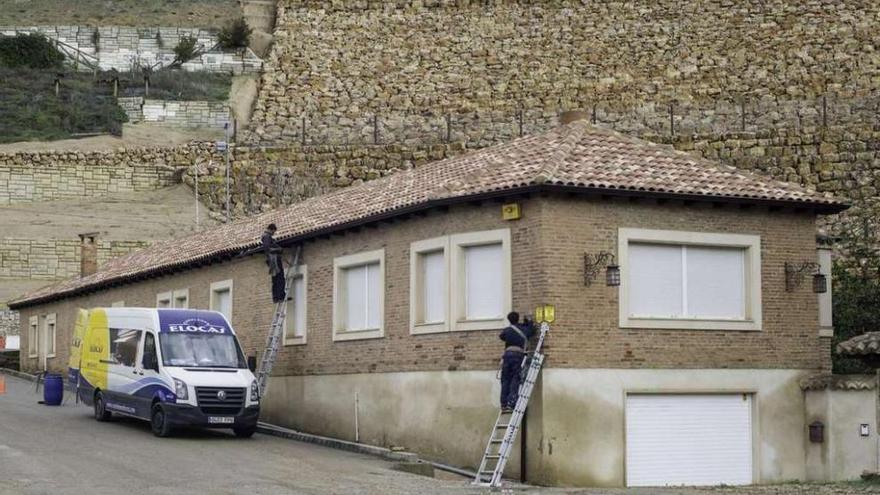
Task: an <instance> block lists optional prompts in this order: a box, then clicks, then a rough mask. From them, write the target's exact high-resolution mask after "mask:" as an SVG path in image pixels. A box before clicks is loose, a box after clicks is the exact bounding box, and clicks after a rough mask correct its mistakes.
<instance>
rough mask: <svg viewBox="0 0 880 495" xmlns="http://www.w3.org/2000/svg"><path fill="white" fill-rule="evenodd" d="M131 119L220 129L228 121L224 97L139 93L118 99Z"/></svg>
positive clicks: (227, 110)
mask: <svg viewBox="0 0 880 495" xmlns="http://www.w3.org/2000/svg"><path fill="white" fill-rule="evenodd" d="M118 102H119V106H121V107H122V109H123V110H125V113H126V114H127V115H128V121H129V122H132V123H137V122H149V123H151V124H154V125H155V124H159V125H169V126H174V127H203V128H212V129H223V128H224V126H225V125H226V124H227V123H229V122H230V121H231V118H230V116H229V103H228V102H225V101H216V102H215V101H166V100H152V99H145V98H143V97H140V96H135V97H126V98H119V99H118Z"/></svg>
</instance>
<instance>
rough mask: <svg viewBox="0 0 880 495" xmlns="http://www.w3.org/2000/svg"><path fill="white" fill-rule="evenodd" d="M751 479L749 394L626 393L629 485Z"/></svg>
mask: <svg viewBox="0 0 880 495" xmlns="http://www.w3.org/2000/svg"><path fill="white" fill-rule="evenodd" d="M752 481H753V476H752V400H751V395H748V394H718V395H685V394H656V395H655V394H630V395H627V399H626V484H627V486H665V485H719V484H722V483H724V484H728V485H745V484H750V483H752Z"/></svg>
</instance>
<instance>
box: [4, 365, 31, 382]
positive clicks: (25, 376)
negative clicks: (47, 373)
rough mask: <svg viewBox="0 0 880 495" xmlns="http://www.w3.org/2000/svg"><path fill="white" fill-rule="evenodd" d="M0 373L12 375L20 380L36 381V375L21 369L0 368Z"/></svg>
mask: <svg viewBox="0 0 880 495" xmlns="http://www.w3.org/2000/svg"><path fill="white" fill-rule="evenodd" d="M0 373H3V374H6V375H10V376H14V377H16V378H21V379H22V380H29V381H32V382H35V381H37V375H32V374H30V373H24V372H22V371H17V370H11V369H9V368H0Z"/></svg>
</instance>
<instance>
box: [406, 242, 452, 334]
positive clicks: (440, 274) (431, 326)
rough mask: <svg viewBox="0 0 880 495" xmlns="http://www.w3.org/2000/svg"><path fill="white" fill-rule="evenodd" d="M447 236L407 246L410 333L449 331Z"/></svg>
mask: <svg viewBox="0 0 880 495" xmlns="http://www.w3.org/2000/svg"><path fill="white" fill-rule="evenodd" d="M448 243H449V238H448V237H438V238H436V239H428V240H425V241H419V242H414V243H412V245H411V246H410V253H411V264H410V300H411V304H410V310H411V318H410V324H411V328H412V333H430V332H442V331H446V330H448V329H449V325H448V319H449V263H448V256H447V251H448V249H447V247H448Z"/></svg>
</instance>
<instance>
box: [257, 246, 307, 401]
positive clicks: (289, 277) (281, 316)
mask: <svg viewBox="0 0 880 495" xmlns="http://www.w3.org/2000/svg"><path fill="white" fill-rule="evenodd" d="M301 252H302V246H297V248H296V252H295V254H294V255H293V264H291V265H290V266H289V267H288V270H287V271H286V272H285V274H284V300H283V301H281V302H279V303H275V316H273V317H272V324H271V326H269V335H268V337H267V338H266V350H265V351H263V359H261V360H260V367H259V369H258V371H257V383H258V384H259V387H260V398H262V397H265V396H266V390H267V389H268V388H269V374H270V373H272V366H274V365H275V358H276V357H277V356H278V345H279V343H280V342H281V336H282V335H283V334H284V320H285V318H287V303H288V296H289V295H290V290H291V289H292V288H293V281H294V279H296V277H297V271H298V270H299V259H300V253H301Z"/></svg>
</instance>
